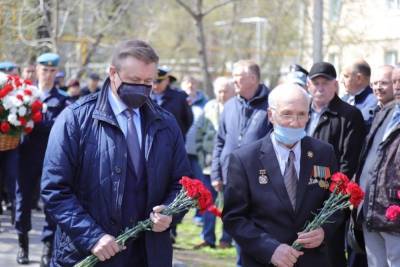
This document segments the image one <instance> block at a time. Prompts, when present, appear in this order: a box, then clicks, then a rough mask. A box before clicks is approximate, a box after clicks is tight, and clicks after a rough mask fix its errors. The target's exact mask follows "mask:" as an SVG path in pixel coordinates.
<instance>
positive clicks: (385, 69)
mask: <svg viewBox="0 0 400 267" xmlns="http://www.w3.org/2000/svg"><path fill="white" fill-rule="evenodd" d="M392 71H393V66H391V65H383V66H379V67H377V68H374V69H373V70H372V75H371V86H372V89H373V90H374V94H375V96H376V98H377V99H378V101H379V105H380V106H384V105H386V104H387V103H389V102H391V101H392V100H393V99H394V97H393V86H392Z"/></svg>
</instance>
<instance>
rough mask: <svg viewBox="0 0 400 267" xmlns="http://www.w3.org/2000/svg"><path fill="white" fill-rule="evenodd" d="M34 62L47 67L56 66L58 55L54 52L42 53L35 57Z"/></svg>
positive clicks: (58, 60) (58, 59)
mask: <svg viewBox="0 0 400 267" xmlns="http://www.w3.org/2000/svg"><path fill="white" fill-rule="evenodd" d="M36 62H37V63H38V64H41V65H45V66H49V67H57V66H58V63H59V62H60V56H59V55H57V54H55V53H44V54H41V55H40V56H39V57H38V58H37V59H36Z"/></svg>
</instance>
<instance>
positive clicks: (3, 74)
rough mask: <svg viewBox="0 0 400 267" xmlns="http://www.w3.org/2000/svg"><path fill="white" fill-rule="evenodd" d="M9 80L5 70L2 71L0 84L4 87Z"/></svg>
mask: <svg viewBox="0 0 400 267" xmlns="http://www.w3.org/2000/svg"><path fill="white" fill-rule="evenodd" d="M7 81H8V77H7V74H5V73H4V72H1V71H0V86H1V87H3V85H4V84H5V83H6V82H7Z"/></svg>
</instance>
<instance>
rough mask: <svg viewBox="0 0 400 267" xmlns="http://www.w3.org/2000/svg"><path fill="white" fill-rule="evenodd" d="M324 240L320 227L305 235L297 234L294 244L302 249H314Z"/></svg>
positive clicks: (323, 233)
mask: <svg viewBox="0 0 400 267" xmlns="http://www.w3.org/2000/svg"><path fill="white" fill-rule="evenodd" d="M324 238H325V232H324V229H322V228H321V227H320V228H317V229H315V230H312V231H310V232H307V233H298V238H297V240H296V242H297V243H299V244H302V245H303V247H304V248H316V247H319V246H320V245H321V243H322V241H324Z"/></svg>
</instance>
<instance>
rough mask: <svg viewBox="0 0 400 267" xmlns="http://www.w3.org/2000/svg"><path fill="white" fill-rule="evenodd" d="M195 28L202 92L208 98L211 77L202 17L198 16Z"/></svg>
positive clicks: (211, 91)
mask: <svg viewBox="0 0 400 267" xmlns="http://www.w3.org/2000/svg"><path fill="white" fill-rule="evenodd" d="M196 27H197V41H198V44H199V57H200V66H201V69H202V76H203V87H204V88H203V90H204V91H205V92H206V94H207V95H208V96H210V97H211V96H212V95H213V89H212V83H211V76H210V73H209V71H208V59H207V46H206V37H205V34H204V26H203V17H202V16H199V17H198V18H197V19H196Z"/></svg>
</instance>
